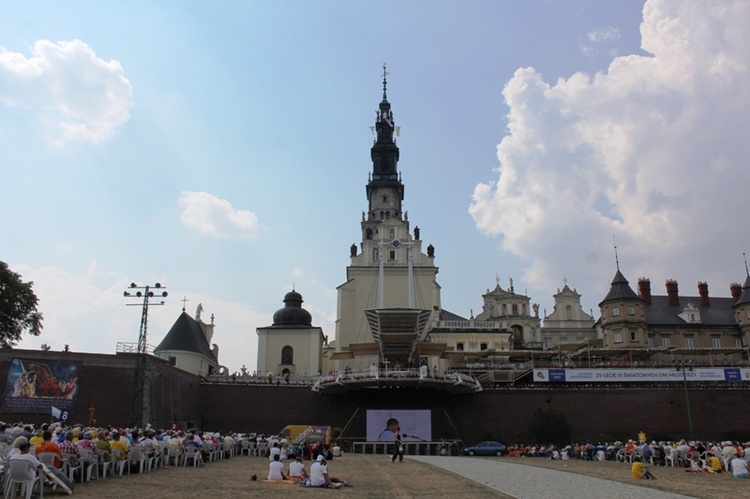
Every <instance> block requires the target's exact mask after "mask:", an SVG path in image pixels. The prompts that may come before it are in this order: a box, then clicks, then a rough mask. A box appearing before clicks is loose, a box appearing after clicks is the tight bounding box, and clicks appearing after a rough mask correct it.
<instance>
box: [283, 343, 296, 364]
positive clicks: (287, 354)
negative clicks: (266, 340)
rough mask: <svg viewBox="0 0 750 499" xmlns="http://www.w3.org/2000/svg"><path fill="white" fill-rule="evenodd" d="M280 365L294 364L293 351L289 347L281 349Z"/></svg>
mask: <svg viewBox="0 0 750 499" xmlns="http://www.w3.org/2000/svg"><path fill="white" fill-rule="evenodd" d="M281 364H282V365H286V366H289V365H292V364H294V349H293V348H292V347H290V346H289V345H287V346H285V347H284V348H282V349H281Z"/></svg>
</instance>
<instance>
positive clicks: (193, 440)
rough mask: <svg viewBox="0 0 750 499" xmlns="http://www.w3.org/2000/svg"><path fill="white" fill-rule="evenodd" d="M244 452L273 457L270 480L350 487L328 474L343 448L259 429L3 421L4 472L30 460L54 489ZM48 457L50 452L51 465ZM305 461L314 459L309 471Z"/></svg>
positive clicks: (0, 454)
mask: <svg viewBox="0 0 750 499" xmlns="http://www.w3.org/2000/svg"><path fill="white" fill-rule="evenodd" d="M241 454H247V455H254V456H267V457H268V458H269V460H270V465H269V474H268V480H272V481H275V480H293V481H296V482H299V483H301V484H303V485H305V486H309V487H329V488H339V487H343V486H348V484H347V483H346V482H345V481H344V480H342V479H340V478H336V477H332V476H330V475H329V474H328V467H327V466H328V462H329V461H331V460H333V458H334V456H337V455H341V449H340V447H338V446H329V445H326V444H324V443H321V442H307V443H302V444H297V445H295V444H293V443H291V442H289V441H287V439H285V438H280V437H276V436H266V435H262V434H256V433H247V434H242V433H226V434H222V433H220V432H201V431H182V430H156V429H152V428H150V427H147V428H145V429H139V428H110V427H107V428H94V427H84V426H82V425H75V426H64V425H63V424H61V423H52V424H49V425H48V424H42V425H40V426H39V427H38V428H37V427H35V426H33V425H29V424H24V423H16V424H13V425H11V424H6V423H0V469H2V473H7V470H8V469H9V468H10V462H11V461H13V460H23V461H26V462H28V463H29V464H30V466H28V467H27V469H28V473H29V476H28V478H29V479H33V478H34V477H35V476H36V475H37V473H38V472H39V470H47V472H48V473H50V474H51V475H53V476H54V478H53V477H52V476H49V477H48V478H47V479H45V480H44V481H43V485H44V486H50V487H53V488H56V487H57V486H58V485H59V484H58V483H56V482H58V481H59V482H60V483H62V484H64V485H65V487H67V488H68V489H70V490H73V488H74V487H75V484H76V483H85V482H87V481H88V480H90V479H91V477H92V476H94V477H97V476H99V473H98V471H100V470H101V471H103V470H104V469H109V470H110V474H111V475H114V474H119V475H122V474H123V473H143V472H147V471H150V470H152V469H154V468H157V467H161V468H166V467H168V466H170V465H193V466H204V465H205V464H207V463H210V462H212V461H215V460H217V459H225V458H231V457H232V456H236V455H241ZM42 456H49V459H44V461H45V465H43V464H42ZM191 459H192V461H189V460H191ZM305 461H311V462H312V464H311V466H310V467H309V471H308V470H307V468H306V465H305ZM287 462H288V463H289V465H288V468H287V466H286V463H287ZM103 476H106V475H103ZM256 478H257V477H256ZM3 483H5V480H0V484H3Z"/></svg>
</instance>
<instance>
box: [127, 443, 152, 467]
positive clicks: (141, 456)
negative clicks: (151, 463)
mask: <svg viewBox="0 0 750 499" xmlns="http://www.w3.org/2000/svg"><path fill="white" fill-rule="evenodd" d="M130 461H131V462H133V463H135V464H136V465H137V466H138V473H143V472H144V471H146V472H147V471H148V462H147V457H146V454H145V453H144V452H143V449H142V448H141V447H131V448H130Z"/></svg>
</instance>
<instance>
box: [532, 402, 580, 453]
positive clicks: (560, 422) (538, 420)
mask: <svg viewBox="0 0 750 499" xmlns="http://www.w3.org/2000/svg"><path fill="white" fill-rule="evenodd" d="M526 432H527V434H528V436H529V438H530V439H531V441H532V442H537V443H540V444H550V443H552V444H555V445H557V446H564V445H566V444H569V443H570V435H571V433H572V427H571V426H570V423H569V422H568V418H567V417H566V416H565V414H564V413H562V412H560V411H556V410H555V409H552V408H551V407H550V408H549V409H548V410H543V409H536V410H535V411H534V412H533V413H532V415H531V420H530V421H529V425H528V427H527V428H526Z"/></svg>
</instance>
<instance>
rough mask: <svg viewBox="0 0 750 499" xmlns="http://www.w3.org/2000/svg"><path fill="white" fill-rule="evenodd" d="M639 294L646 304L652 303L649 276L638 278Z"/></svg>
mask: <svg viewBox="0 0 750 499" xmlns="http://www.w3.org/2000/svg"><path fill="white" fill-rule="evenodd" d="M638 294H639V295H640V297H641V300H643V301H644V302H646V305H651V281H650V280H649V278H648V277H641V278H640V279H638Z"/></svg>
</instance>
